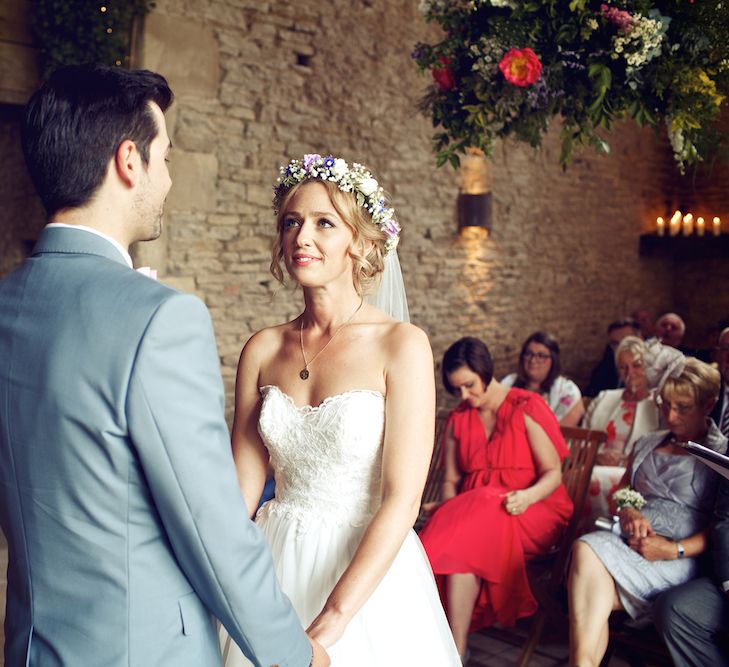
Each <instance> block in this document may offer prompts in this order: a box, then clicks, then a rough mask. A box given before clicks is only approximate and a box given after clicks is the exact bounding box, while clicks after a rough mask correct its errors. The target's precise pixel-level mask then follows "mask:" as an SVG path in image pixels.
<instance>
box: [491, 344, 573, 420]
mask: <svg viewBox="0 0 729 667" xmlns="http://www.w3.org/2000/svg"><path fill="white" fill-rule="evenodd" d="M560 370H561V368H560V362H559V345H558V344H557V341H556V340H555V339H554V338H553V337H552V336H550V335H549V334H548V333H545V332H544V331H537V332H535V333H533V334H532V335H531V336H529V338H527V339H526V340H525V341H524V345H523V346H522V348H521V353H520V354H519V369H518V371H517V372H516V373H511V374H510V375H507V376H506V377H505V378H503V379H502V380H501V384H503V385H504V386H505V387H516V388H517V389H528V390H529V391H533V392H536V393H537V394H539V395H541V396H542V397H543V398H544V399H545V400H546V401H547V404H548V405H549V407H550V408H551V409H552V412H554V414H555V416H556V417H557V420H558V421H559V423H560V424H561V425H562V426H577V424H579V423H580V419H582V416H583V415H584V414H585V407H584V405H583V403H582V394H581V393H580V390H579V388H578V387H577V385H576V384H575V383H574V382H573V381H572V380H569V379H568V378H566V377H564V376H563V375H560Z"/></svg>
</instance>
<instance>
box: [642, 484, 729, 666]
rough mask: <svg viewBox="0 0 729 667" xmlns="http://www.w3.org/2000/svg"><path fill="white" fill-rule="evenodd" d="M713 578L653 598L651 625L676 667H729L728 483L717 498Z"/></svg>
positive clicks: (714, 522) (713, 541)
mask: <svg viewBox="0 0 729 667" xmlns="http://www.w3.org/2000/svg"><path fill="white" fill-rule="evenodd" d="M709 539H710V543H711V545H712V552H711V556H712V564H713V567H714V572H713V575H714V576H713V577H710V576H706V577H699V578H698V579H693V580H692V581H689V582H687V583H685V584H682V585H681V586H676V587H675V588H670V589H669V590H667V591H666V592H665V593H661V594H660V595H659V596H658V598H657V599H656V603H655V607H654V613H653V620H654V622H655V624H656V627H657V628H658V632H659V634H660V635H661V637H663V641H665V642H666V646H668V650H669V652H670V654H671V659H672V660H673V664H674V665H675V666H676V667H706V665H711V666H712V667H729V596H728V595H727V593H728V592H729V481H727V480H725V479H724V480H722V481H721V483H720V484H719V489H718V492H717V495H716V505H715V506H714V516H713V525H712V527H711V530H710V534H709Z"/></svg>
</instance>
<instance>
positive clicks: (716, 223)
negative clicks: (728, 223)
mask: <svg viewBox="0 0 729 667" xmlns="http://www.w3.org/2000/svg"><path fill="white" fill-rule="evenodd" d="M711 223H712V229H713V231H714V236H720V235H721V220H720V219H719V218H718V217H715V218H714V219H713V220H712V221H711Z"/></svg>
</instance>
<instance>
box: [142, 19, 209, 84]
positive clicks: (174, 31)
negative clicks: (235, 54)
mask: <svg viewBox="0 0 729 667" xmlns="http://www.w3.org/2000/svg"><path fill="white" fill-rule="evenodd" d="M141 63H142V67H145V68H147V69H151V70H153V71H156V72H160V74H163V75H164V76H165V77H167V80H168V81H169V83H170V86H171V87H172V90H174V92H175V95H177V96H178V97H181V96H183V95H192V96H195V97H215V96H216V95H217V94H218V84H219V81H220V65H219V53H218V42H217V40H216V38H215V34H214V33H213V29H212V28H211V27H210V26H207V25H203V24H201V23H198V22H197V21H194V20H191V19H187V18H181V17H178V16H168V15H165V14H162V13H159V12H157V11H153V12H151V13H150V14H149V15H148V16H147V17H146V20H145V22H144V36H143V46H142V57H141Z"/></svg>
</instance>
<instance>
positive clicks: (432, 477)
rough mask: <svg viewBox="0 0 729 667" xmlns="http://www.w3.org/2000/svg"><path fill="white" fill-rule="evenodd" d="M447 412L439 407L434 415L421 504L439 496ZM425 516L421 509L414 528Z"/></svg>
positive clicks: (442, 473)
mask: <svg viewBox="0 0 729 667" xmlns="http://www.w3.org/2000/svg"><path fill="white" fill-rule="evenodd" d="M449 414H450V410H446V409H444V408H440V409H439V410H438V412H437V413H436V415H435V442H434V444H433V455H432V456H431V458H430V467H429V468H428V477H427V478H426V480H425V488H424V489H423V499H422V500H421V501H420V503H421V505H424V504H425V503H432V502H435V501H437V500H438V499H439V498H440V487H441V484H442V482H443V475H444V474H445V466H444V465H443V439H444V436H445V426H446V422H447V421H448V415H449ZM426 518H427V516H426V515H425V513H424V512H422V511H421V512H420V515H419V516H418V519H417V521H416V522H415V530H420V528H422V526H423V524H424V523H425V520H426Z"/></svg>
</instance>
